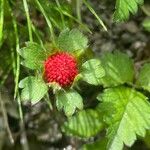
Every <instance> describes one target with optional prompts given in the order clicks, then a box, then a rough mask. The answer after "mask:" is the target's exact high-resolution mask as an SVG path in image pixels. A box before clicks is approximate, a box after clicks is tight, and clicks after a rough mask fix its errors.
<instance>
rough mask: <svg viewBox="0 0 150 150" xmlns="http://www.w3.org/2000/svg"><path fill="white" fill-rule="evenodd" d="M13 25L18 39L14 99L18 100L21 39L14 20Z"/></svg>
mask: <svg viewBox="0 0 150 150" xmlns="http://www.w3.org/2000/svg"><path fill="white" fill-rule="evenodd" d="M13 25H14V32H15V37H16V54H17V65H16V76H15V92H14V99H16V97H17V94H18V83H19V75H20V56H19V53H18V51H19V37H18V29H17V23H16V21H15V20H14V19H13Z"/></svg>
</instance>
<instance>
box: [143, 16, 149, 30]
mask: <svg viewBox="0 0 150 150" xmlns="http://www.w3.org/2000/svg"><path fill="white" fill-rule="evenodd" d="M142 25H143V27H144V28H145V30H147V31H148V32H150V18H149V19H145V20H144V21H143V23H142Z"/></svg>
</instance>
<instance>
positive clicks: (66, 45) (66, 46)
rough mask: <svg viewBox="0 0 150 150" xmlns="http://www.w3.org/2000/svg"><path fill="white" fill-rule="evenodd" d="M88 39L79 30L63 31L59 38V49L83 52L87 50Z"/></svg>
mask: <svg viewBox="0 0 150 150" xmlns="http://www.w3.org/2000/svg"><path fill="white" fill-rule="evenodd" d="M87 43H88V39H87V38H86V37H85V36H84V35H83V34H82V33H81V32H80V31H79V30H77V29H73V30H69V29H65V30H63V31H62V32H61V33H60V35H59V37H58V47H59V49H61V50H64V51H68V52H77V51H83V50H85V49H86V48H87Z"/></svg>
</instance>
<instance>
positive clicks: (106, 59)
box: [101, 52, 134, 87]
mask: <svg viewBox="0 0 150 150" xmlns="http://www.w3.org/2000/svg"><path fill="white" fill-rule="evenodd" d="M101 61H102V65H103V67H104V69H105V72H106V74H105V76H104V77H103V78H102V79H101V82H102V84H103V86H104V87H112V86H117V85H120V84H124V83H130V82H132V81H133V77H134V65H133V62H132V60H131V59H130V58H129V57H128V56H127V55H126V54H123V53H120V52H115V53H114V54H112V53H106V54H104V55H103V56H102V58H101Z"/></svg>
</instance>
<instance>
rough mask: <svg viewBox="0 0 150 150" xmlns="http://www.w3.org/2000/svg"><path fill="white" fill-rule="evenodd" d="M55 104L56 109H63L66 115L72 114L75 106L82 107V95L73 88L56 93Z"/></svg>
mask: <svg viewBox="0 0 150 150" xmlns="http://www.w3.org/2000/svg"><path fill="white" fill-rule="evenodd" d="M56 106H57V108H58V110H62V109H63V110H64V112H65V114H66V116H71V115H73V114H74V112H75V110H76V108H78V109H80V110H81V109H83V102H82V97H81V96H80V94H79V93H77V92H76V91H75V90H73V89H69V90H67V91H62V90H61V91H59V92H57V93H56Z"/></svg>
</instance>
